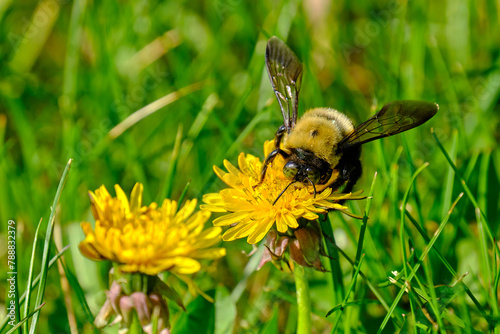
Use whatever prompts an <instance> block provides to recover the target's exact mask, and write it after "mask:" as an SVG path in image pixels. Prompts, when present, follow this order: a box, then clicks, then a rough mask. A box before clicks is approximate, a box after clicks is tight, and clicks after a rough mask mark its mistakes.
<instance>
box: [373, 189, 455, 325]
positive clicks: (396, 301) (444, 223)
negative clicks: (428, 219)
mask: <svg viewBox="0 0 500 334" xmlns="http://www.w3.org/2000/svg"><path fill="white" fill-rule="evenodd" d="M462 196H463V194H460V195H459V196H458V198H457V199H456V200H455V202H453V204H452V206H451V208H450V210H449V211H448V215H446V217H445V218H444V219H443V220H442V221H441V224H440V225H439V228H438V229H437V230H436V232H435V233H434V235H433V237H432V239H431V240H430V242H429V244H428V245H427V246H426V247H425V249H424V251H423V252H422V255H421V256H420V258H419V262H418V263H417V264H416V265H415V267H413V269H412V270H411V272H410V274H409V276H407V277H408V278H406V281H405V286H403V288H402V289H401V290H399V293H398V295H397V296H396V298H395V299H394V301H393V303H392V305H391V307H390V309H389V312H387V315H386V316H385V318H384V320H383V321H382V324H381V325H380V327H379V329H378V331H377V333H382V331H383V330H384V328H385V326H386V325H387V322H388V321H389V319H390V318H391V317H392V315H393V313H394V311H395V310H396V306H397V305H398V303H399V301H400V300H401V297H403V294H404V292H405V290H406V284H410V283H411V280H412V278H413V276H415V274H416V272H417V270H418V269H419V268H420V263H422V261H423V260H424V259H425V258H426V256H427V254H428V253H429V251H430V250H431V249H432V247H433V246H434V243H435V242H436V240H437V238H438V237H439V235H440V234H441V232H442V231H443V229H444V227H445V226H446V223H448V220H449V219H450V217H451V214H452V212H453V209H454V208H455V206H456V205H457V203H458V201H459V200H460V199H461V198H462Z"/></svg>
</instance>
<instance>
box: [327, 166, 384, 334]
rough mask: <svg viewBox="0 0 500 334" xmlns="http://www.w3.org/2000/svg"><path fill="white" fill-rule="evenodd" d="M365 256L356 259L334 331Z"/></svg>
mask: <svg viewBox="0 0 500 334" xmlns="http://www.w3.org/2000/svg"><path fill="white" fill-rule="evenodd" d="M375 175H376V174H375ZM363 258H364V255H362V256H361V257H360V259H359V260H357V261H356V265H355V266H354V268H355V270H354V272H353V275H352V280H351V284H349V286H348V287H347V293H346V295H345V298H344V300H343V301H342V304H341V307H340V312H338V313H337V316H336V317H335V323H334V325H333V329H332V333H335V332H336V331H337V326H338V325H339V322H340V318H341V317H342V313H343V311H344V309H345V308H346V306H347V301H348V300H349V297H350V296H351V292H352V290H353V289H354V286H355V285H356V280H357V278H358V275H359V270H360V269H361V265H362V263H363ZM329 314H330V313H328V314H327V315H326V316H328V315H329Z"/></svg>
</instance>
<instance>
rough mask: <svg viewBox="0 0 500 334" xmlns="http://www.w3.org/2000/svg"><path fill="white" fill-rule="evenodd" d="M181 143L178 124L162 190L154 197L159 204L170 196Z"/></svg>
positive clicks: (180, 126)
mask: <svg viewBox="0 0 500 334" xmlns="http://www.w3.org/2000/svg"><path fill="white" fill-rule="evenodd" d="M181 142H182V124H179V127H178V128H177V135H176V136H175V143H174V149H173V150H172V155H171V156H170V165H169V166H168V171H167V174H166V175H165V181H163V188H162V190H161V191H160V193H159V194H158V196H157V197H156V202H157V203H161V201H162V200H163V199H165V198H170V196H171V195H172V187H173V183H174V182H173V181H174V175H175V171H176V169H177V163H178V162H179V160H178V158H179V151H180V147H181Z"/></svg>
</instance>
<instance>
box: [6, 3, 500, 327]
mask: <svg viewBox="0 0 500 334" xmlns="http://www.w3.org/2000/svg"><path fill="white" fill-rule="evenodd" d="M314 4H316V2H312V1H306V2H304V3H302V2H299V1H287V2H284V3H279V4H278V3H267V2H257V3H252V4H250V3H247V2H243V1H239V0H234V1H226V0H217V1H213V2H205V3H203V4H202V3H198V4H197V3H192V2H186V3H182V2H175V1H167V2H153V3H151V2H149V3H147V4H145V3H142V2H127V3H117V2H113V1H105V2H88V1H87V2H86V1H83V2H80V1H77V2H66V1H43V2H33V1H31V2H27V3H17V2H14V1H11V2H9V1H7V2H4V3H3V4H2V5H0V20H1V21H2V25H0V30H1V34H0V41H1V42H0V46H1V47H0V61H1V63H2V66H0V185H1V186H0V219H1V220H2V224H1V226H2V227H1V228H0V238H2V239H1V242H0V245H3V244H4V241H5V240H6V238H7V228H6V222H7V221H8V220H9V219H13V220H14V221H16V226H17V251H18V253H17V255H18V258H17V266H18V269H17V270H18V285H19V294H20V295H22V294H23V293H24V292H25V290H26V287H27V285H28V283H27V282H28V281H29V280H33V283H32V286H33V289H32V293H34V294H32V297H31V302H30V310H29V312H26V311H25V310H24V306H23V303H24V301H25V300H26V299H25V297H24V298H23V297H22V296H19V302H20V305H18V306H19V307H20V308H19V312H20V314H21V316H23V315H26V314H30V313H31V312H33V310H34V308H36V307H37V306H38V305H40V303H43V302H45V305H44V306H43V307H42V308H41V312H40V313H39V316H38V315H37V317H39V318H38V329H37V332H39V333H57V332H64V333H66V332H70V331H71V330H70V325H69V324H70V320H68V318H71V315H70V317H68V314H67V313H68V311H67V309H66V308H65V306H64V305H65V302H69V303H72V305H73V306H74V307H73V310H74V319H75V322H76V326H77V328H78V330H79V332H84V333H91V332H93V328H92V326H91V325H89V324H88V323H89V319H88V314H89V312H86V311H85V310H86V305H85V302H83V301H82V298H85V299H86V302H87V303H88V307H89V309H90V312H91V313H92V314H93V315H94V316H95V314H96V313H97V311H98V308H99V306H100V305H101V304H102V302H103V301H104V299H105V295H104V293H103V291H104V289H106V288H108V276H107V272H108V270H109V266H108V265H107V264H105V263H104V264H102V263H100V264H95V263H92V262H91V261H88V260H86V259H83V258H82V256H81V255H80V254H79V252H78V249H77V245H78V243H79V242H80V241H81V240H83V238H84V236H83V233H82V232H81V231H80V228H79V223H80V222H81V221H85V220H89V221H90V219H91V218H90V217H91V213H90V211H89V209H88V197H87V191H88V189H96V188H97V187H99V186H100V185H102V184H104V185H106V186H107V187H112V186H113V185H114V184H121V185H122V187H123V188H124V190H125V191H126V192H129V191H130V190H131V189H132V186H133V184H134V183H135V182H141V183H143V184H144V189H145V193H144V201H145V202H152V201H160V200H162V199H163V198H165V197H167V196H168V197H170V198H172V199H178V198H179V197H181V194H182V193H183V191H184V190H185V188H186V184H188V182H189V187H188V188H187V194H188V196H187V197H189V198H198V199H201V198H202V196H203V194H206V193H212V192H217V191H219V190H220V189H221V187H222V186H223V185H222V183H221V182H220V181H218V179H217V177H216V175H215V174H214V173H213V165H217V166H222V161H223V159H229V160H231V162H232V163H233V164H235V163H236V159H237V156H238V154H239V153H240V152H245V153H250V154H253V155H255V156H259V157H261V158H263V155H264V153H263V152H262V146H263V143H264V141H266V140H269V139H272V138H273V136H274V133H275V131H276V129H277V128H278V126H279V125H281V119H280V117H281V116H280V113H279V110H278V106H277V103H276V101H275V98H274V96H273V93H272V90H271V86H270V84H269V80H268V77H267V74H266V73H265V72H264V50H265V42H266V41H267V38H269V37H270V36H272V35H278V36H279V37H280V38H282V39H283V40H285V41H286V42H287V43H288V45H290V47H291V48H292V49H294V50H295V51H296V53H297V55H298V57H299V58H300V59H301V60H302V61H303V63H304V64H305V67H304V78H303V85H302V89H301V92H300V106H299V110H300V112H301V113H302V112H304V110H306V109H308V108H311V107H321V106H329V107H333V108H336V109H338V110H340V111H342V112H345V113H346V114H347V115H348V116H350V117H351V118H352V119H353V120H354V122H355V123H358V124H359V123H360V122H362V121H364V120H365V119H367V118H368V117H369V116H370V115H372V114H373V113H374V112H375V111H376V110H378V108H380V106H382V105H383V104H385V103H386V102H389V101H391V100H398V99H421V100H427V101H434V102H437V103H438V104H439V106H440V110H439V112H438V114H437V115H436V116H435V117H434V118H433V119H432V120H431V121H429V122H428V123H426V124H424V125H423V126H421V127H419V128H417V129H414V130H412V131H409V132H406V133H404V134H402V135H399V136H396V137H391V138H387V139H383V140H379V141H377V142H373V143H370V144H367V145H365V147H364V149H363V157H362V161H363V168H364V176H363V177H362V178H361V179H360V180H359V181H358V184H357V189H366V191H365V194H368V189H370V185H371V184H372V180H373V175H374V173H375V172H377V173H378V174H377V178H376V180H375V182H374V183H373V196H372V197H371V198H370V199H367V200H366V201H358V202H354V203H351V204H350V205H351V207H350V211H352V212H354V213H355V214H358V215H363V212H367V210H366V206H368V205H370V207H369V215H368V216H369V218H368V219H365V220H364V221H362V222H361V221H357V220H354V219H351V218H349V217H347V218H346V217H344V216H343V215H340V214H336V213H335V212H334V213H332V214H331V215H330V216H329V220H330V222H331V228H332V231H333V233H334V238H335V242H336V244H337V246H338V249H337V252H334V253H338V255H336V256H335V258H334V259H325V261H324V263H325V265H326V266H327V268H329V269H330V268H331V269H332V271H331V272H330V273H320V272H315V271H312V270H306V275H307V277H308V279H309V287H310V293H311V302H312V308H313V321H312V323H313V332H314V333H322V332H324V331H326V332H328V331H330V330H331V329H332V328H333V327H334V326H335V324H337V325H336V326H337V331H338V332H347V331H351V332H361V333H374V332H377V331H379V330H382V328H383V329H384V332H391V333H392V332H394V331H398V330H401V331H403V332H405V331H408V332H413V331H415V330H416V328H420V329H422V330H424V331H429V332H437V333H442V332H444V331H447V332H456V333H474V330H476V331H478V332H488V331H493V332H498V331H500V329H499V326H498V325H497V323H498V321H499V320H500V318H499V317H500V314H499V309H498V308H499V302H498V298H499V293H498V283H499V280H500V271H499V264H498V256H499V247H498V245H497V239H498V234H499V233H498V229H499V224H498V222H499V221H500V220H499V216H500V205H499V200H500V199H499V196H500V193H499V192H498V189H500V153H499V151H498V150H497V149H496V148H497V142H498V140H499V137H498V128H499V123H500V116H499V115H500V107H499V106H498V98H499V96H500V67H499V64H500V62H499V59H500V58H499V52H498V51H499V50H500V40H499V39H498V36H500V25H499V21H498V17H499V14H498V13H499V12H500V5H499V4H498V3H495V2H493V1H485V2H478V3H474V4H473V3H472V2H470V3H469V2H466V1H451V0H450V1H446V2H432V3H425V2H414V1H409V2H398V1H394V2H387V3H377V4H375V3H374V2H369V1H366V2H359V1H358V2H354V1H353V2H345V3H338V2H334V4H332V5H327V6H326V7H325V8H322V7H315V6H322V5H318V4H316V5H314ZM197 83H200V84H199V86H196V87H195V88H196V89H191V90H188V91H186V90H185V88H186V87H191V88H193V86H190V85H193V84H195V85H196V84H197ZM169 94H174V95H169ZM167 96H171V97H172V96H175V97H177V99H176V100H175V101H173V100H172V101H170V100H168V101H169V103H162V101H163V102H165V99H166V97H167ZM147 106H149V107H147ZM145 107H146V108H145ZM142 108H145V109H143V110H146V113H147V116H146V117H141V118H140V119H139V118H137V119H135V120H134V121H133V122H129V121H126V120H127V118H128V117H129V116H130V115H132V114H133V113H134V112H136V111H138V110H141V109H142ZM144 115H145V114H144ZM144 115H143V116H144ZM129 120H130V119H129ZM124 125H126V126H124ZM431 127H432V128H433V129H434V134H435V137H433V135H432V134H431V131H430V129H431ZM112 129H115V130H112ZM116 129H118V130H119V131H118V130H116ZM117 133H119V135H118V136H117V135H116V134H117ZM69 158H72V159H73V163H72V167H71V172H70V173H69V174H68V176H67V178H66V179H65V180H66V184H65V186H64V190H63V191H62V193H61V197H60V199H59V205H58V206H57V207H55V208H54V207H53V208H51V205H52V203H53V202H54V194H55V193H56V190H57V188H58V184H59V182H60V180H61V177H62V174H63V170H64V168H65V166H66V162H67V161H68V159H69ZM425 163H428V166H427V167H426V168H424V169H420V168H422V167H423V166H426V165H424V164H425ZM417 171H418V173H417ZM461 193H464V195H463V196H462V197H460V194H461ZM458 198H461V199H460V200H459V201H458V202H457V199H458ZM403 207H404V208H405V210H402V208H403ZM452 209H453V210H452ZM50 215H53V217H54V219H55V222H56V223H57V224H60V225H61V227H62V240H63V244H64V245H68V244H69V249H68V250H67V251H66V252H65V253H64V259H65V264H66V265H65V269H66V276H67V277H68V280H69V283H70V286H71V289H70V290H71V291H72V292H71V293H67V290H63V288H61V283H60V282H61V279H60V277H59V273H58V272H57V271H56V270H54V267H50V265H49V270H48V274H47V275H45V273H44V274H42V275H41V276H40V279H38V280H37V279H36V277H37V275H38V273H41V272H42V271H43V269H42V268H43V267H41V263H42V258H43V259H44V263H48V262H47V261H48V259H52V258H54V256H56V254H57V251H56V250H55V247H52V248H51V252H50V253H44V252H43V249H44V248H45V249H48V248H47V245H48V244H47V242H48V241H45V238H46V235H47V234H46V233H44V232H43V231H45V230H46V227H47V224H48V223H49V222H50V219H49V216H50ZM40 218H43V220H42V223H41V225H40V226H41V227H40V232H38V233H37V232H36V231H37V226H38V223H39V221H40ZM50 224H52V222H50ZM440 228H442V231H441V233H440V234H439V236H436V234H435V233H436V231H438V230H439V229H440ZM360 235H361V236H362V237H360ZM36 237H37V239H36ZM34 240H35V244H34ZM44 243H45V245H44ZM49 244H50V243H49ZM35 245H36V246H37V247H36V254H35V260H34V262H33V264H30V259H31V252H32V250H33V247H34V246H35ZM431 245H432V247H431ZM52 246H53V245H52ZM224 246H225V247H226V248H227V253H228V256H227V257H226V258H225V259H224V260H222V261H220V262H218V263H217V264H216V265H214V266H213V267H210V270H209V271H208V272H206V273H204V274H203V275H198V276H197V277H196V280H197V283H198V284H199V286H200V287H201V288H202V289H203V290H204V291H208V294H209V295H210V296H212V297H215V304H210V303H208V302H206V301H205V300H204V299H203V298H199V297H198V298H196V299H194V298H193V297H192V296H191V295H190V294H189V293H188V291H187V287H186V286H183V285H179V286H175V284H178V283H172V284H173V285H174V288H175V289H176V291H181V292H182V294H181V295H183V296H184V298H185V300H184V304H185V305H188V306H187V312H184V311H182V310H181V309H180V308H178V307H177V306H176V305H175V304H174V305H170V306H171V307H170V309H171V312H172V315H171V321H172V325H173V329H174V331H173V332H174V333H175V332H177V333H181V332H189V331H191V332H200V333H202V332H207V333H212V332H217V333H227V332H231V331H232V332H235V333H278V332H279V333H283V332H284V333H294V332H295V331H296V325H297V324H296V317H297V316H296V314H297V310H296V302H295V298H294V296H295V285H294V282H293V275H290V274H289V273H282V272H280V271H278V270H277V269H276V268H274V267H273V266H272V265H271V264H267V265H266V266H264V267H263V268H262V269H261V270H260V271H259V272H254V271H253V270H254V269H255V268H256V266H257V264H258V260H259V259H258V255H252V256H251V257H247V256H246V255H245V254H243V253H242V251H244V252H246V253H250V252H251V250H252V249H251V247H250V246H249V245H248V244H246V243H245V242H244V241H242V242H238V241H236V242H232V243H227V244H225V245H224ZM326 246H327V247H330V249H331V250H332V251H333V249H335V246H333V245H329V244H328V241H327V242H326ZM59 251H61V252H62V250H59ZM6 252H7V250H6V248H5V247H0V253H1V254H2V255H3V254H6ZM42 254H43V255H42ZM256 254H259V253H256ZM2 258H4V257H2ZM361 259H363V260H362V263H361V267H360V268H357V266H356V265H354V263H359V262H361ZM44 265H45V264H44ZM4 266H5V268H4ZM0 267H1V268H2V269H5V270H2V272H7V270H6V261H2V264H1V265H0ZM358 269H359V271H358ZM63 272H64V271H63ZM395 272H397V274H394V273H395ZM73 277H74V278H75V279H73ZM356 277H357V278H356ZM409 277H412V279H411V281H409V282H407V281H408V279H409ZM0 278H1V279H2V284H1V285H0V286H1V287H2V289H0V292H1V293H0V296H3V297H0V301H1V303H0V304H3V305H4V304H5V302H6V301H7V300H6V299H5V296H6V293H4V292H6V290H4V288H3V287H4V286H7V285H6V284H3V282H6V281H5V280H6V278H7V276H6V275H0ZM166 279H168V277H167V278H166ZM40 283H43V284H42V285H44V284H45V283H46V288H45V293H44V294H43V298H42V296H40V295H38V297H37V294H39V291H43V289H42V290H39V289H40V286H41V285H40ZM37 284H38V285H37ZM80 286H81V288H80ZM348 292H350V294H348ZM290 296H291V297H290ZM347 297H348V298H347ZM65 298H69V300H68V299H66V301H65ZM341 306H342V307H341ZM331 310H332V311H333V313H332V315H330V316H329V317H325V315H326V314H327V313H328V312H329V311H331ZM5 312H6V309H5V308H3V307H1V308H0V315H1V316H2V317H1V319H0V320H2V321H3V315H4V314H5ZM200 314H204V315H205V314H207V315H213V317H212V316H208V317H207V319H208V320H207V319H205V320H203V321H198V322H197V321H194V320H193V319H194V318H196V319H198V318H197V317H199V315H200ZM225 314H227V316H224V315H225ZM31 324H33V322H31ZM26 325H28V324H26ZM193 326H194V327H193ZM197 326H198V327H197ZM5 328H6V329H9V326H6V327H5ZM25 328H29V327H25ZM176 328H177V329H176ZM471 328H474V330H473V329H471ZM110 332H113V330H112V331H110Z"/></svg>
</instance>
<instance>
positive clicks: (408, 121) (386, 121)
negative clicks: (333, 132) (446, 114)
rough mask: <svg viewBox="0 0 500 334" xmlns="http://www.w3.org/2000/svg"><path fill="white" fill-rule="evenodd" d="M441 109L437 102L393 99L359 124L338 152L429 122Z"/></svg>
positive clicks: (339, 147)
mask: <svg viewBox="0 0 500 334" xmlns="http://www.w3.org/2000/svg"><path fill="white" fill-rule="evenodd" d="M438 109H439V106H438V105H437V104H436V103H431V102H425V101H411V100H405V101H393V102H389V103H387V104H386V105H385V106H383V107H382V109H380V111H379V112H378V113H377V114H375V115H374V116H373V117H371V118H370V119H368V120H367V121H366V122H364V123H361V124H360V125H358V126H357V127H356V128H355V129H354V130H353V131H352V132H351V133H350V134H348V135H347V136H345V137H344V138H343V139H342V140H341V141H340V142H339V143H338V146H337V152H342V151H344V150H345V149H347V148H349V147H353V146H359V145H361V144H364V143H367V142H370V141H372V140H375V139H379V138H383V137H388V136H392V135H395V134H397V133H400V132H403V131H406V130H410V129H413V128H414V127H417V126H419V125H420V124H423V123H425V122H427V121H428V120H429V119H430V118H431V117H432V116H434V115H435V114H436V113H437V111H438Z"/></svg>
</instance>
